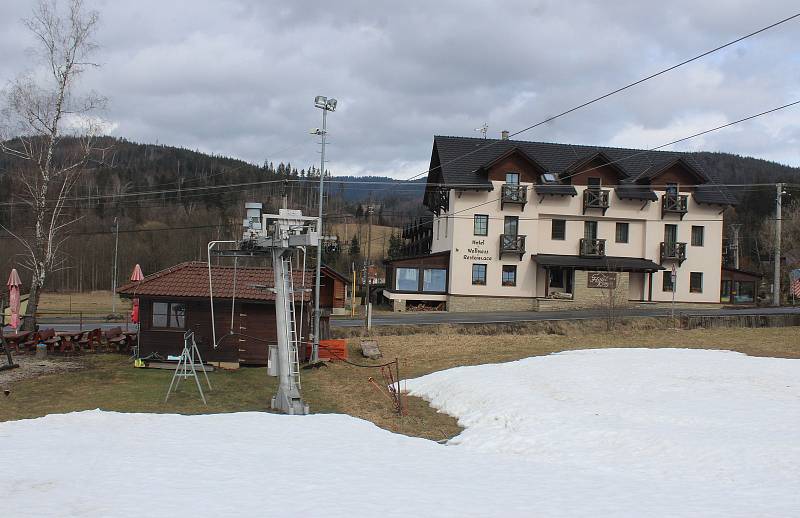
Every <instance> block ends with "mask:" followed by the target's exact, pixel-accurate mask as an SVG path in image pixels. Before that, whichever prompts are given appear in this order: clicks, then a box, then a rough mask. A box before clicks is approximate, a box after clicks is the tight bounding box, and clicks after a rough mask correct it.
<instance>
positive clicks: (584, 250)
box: [581, 238, 606, 257]
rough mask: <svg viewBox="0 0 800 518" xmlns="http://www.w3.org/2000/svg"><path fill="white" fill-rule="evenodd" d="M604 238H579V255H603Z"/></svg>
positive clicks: (604, 248)
mask: <svg viewBox="0 0 800 518" xmlns="http://www.w3.org/2000/svg"><path fill="white" fill-rule="evenodd" d="M605 256H606V240H605V239H586V238H581V257H605Z"/></svg>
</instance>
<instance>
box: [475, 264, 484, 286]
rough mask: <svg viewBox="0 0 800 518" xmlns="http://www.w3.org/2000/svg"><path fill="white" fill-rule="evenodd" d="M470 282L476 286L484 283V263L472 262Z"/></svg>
mask: <svg viewBox="0 0 800 518" xmlns="http://www.w3.org/2000/svg"><path fill="white" fill-rule="evenodd" d="M472 284H474V285H476V286H485V285H486V265H485V264H473V265H472Z"/></svg>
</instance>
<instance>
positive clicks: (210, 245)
mask: <svg viewBox="0 0 800 518" xmlns="http://www.w3.org/2000/svg"><path fill="white" fill-rule="evenodd" d="M220 243H236V241H209V243H208V254H207V258H208V298H209V300H210V302H211V344H212V345H213V347H214V349H216V348H217V326H216V323H215V322H214V285H213V283H212V282H211V249H212V248H214V247H215V246H216V245H218V244H220Z"/></svg>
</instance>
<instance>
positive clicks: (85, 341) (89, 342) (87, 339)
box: [78, 327, 103, 352]
mask: <svg viewBox="0 0 800 518" xmlns="http://www.w3.org/2000/svg"><path fill="white" fill-rule="evenodd" d="M78 344H79V345H80V346H81V349H84V350H89V351H91V352H95V350H96V348H97V347H98V346H100V345H102V344H103V330H102V329H100V328H99V327H98V328H97V329H92V330H91V331H84V332H83V334H82V335H81V337H80V338H79V339H78Z"/></svg>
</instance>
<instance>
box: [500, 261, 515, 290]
mask: <svg viewBox="0 0 800 518" xmlns="http://www.w3.org/2000/svg"><path fill="white" fill-rule="evenodd" d="M516 285H517V267H516V266H514V265H513V264H504V265H503V286H516Z"/></svg>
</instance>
